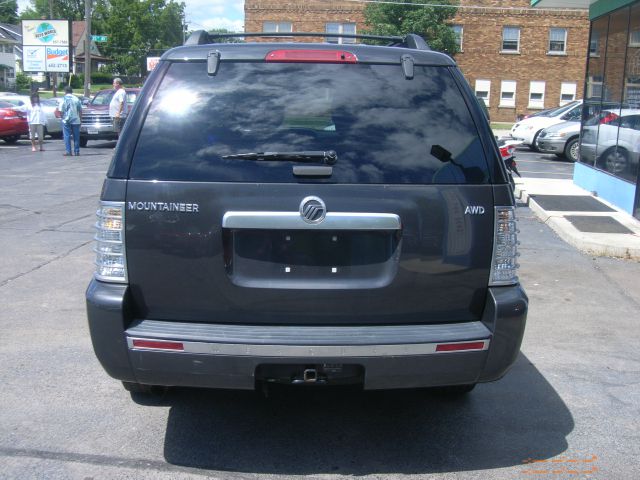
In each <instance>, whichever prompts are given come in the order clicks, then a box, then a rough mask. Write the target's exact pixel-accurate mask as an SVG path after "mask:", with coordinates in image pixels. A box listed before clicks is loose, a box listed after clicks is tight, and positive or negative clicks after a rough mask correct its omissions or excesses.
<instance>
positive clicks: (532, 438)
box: [161, 354, 574, 475]
mask: <svg viewBox="0 0 640 480" xmlns="http://www.w3.org/2000/svg"><path fill="white" fill-rule="evenodd" d="M161 403H162V404H164V405H169V406H170V407H171V408H170V412H169V418H168V424H167V430H166V436H165V446H164V456H165V459H166V460H167V462H169V463H170V464H174V465H180V466H187V467H195V468H201V469H212V470H222V471H235V472H247V473H257V474H289V475H307V474H325V473H341V474H349V475H367V474H373V473H434V472H455V471H468V470H481V469H491V468H501V467H511V466H518V465H522V464H523V461H524V460H525V459H530V458H534V459H546V458H550V457H553V456H556V455H558V454H560V453H562V452H564V451H565V450H566V449H567V442H566V436H567V435H568V434H569V433H570V432H571V431H572V430H573V427H574V423H573V418H572V416H571V412H569V410H568V408H567V406H566V405H565V404H564V402H563V401H562V399H561V398H560V397H559V396H558V394H557V393H556V392H555V390H554V389H553V387H552V386H551V385H550V384H549V383H548V382H547V381H546V380H545V378H544V377H543V376H542V375H541V374H540V372H538V370H537V369H536V368H535V367H534V366H533V365H532V364H531V363H530V362H529V361H528V360H527V358H526V357H525V356H524V355H522V354H521V355H520V357H519V358H518V361H517V362H516V364H515V365H514V367H513V369H512V370H511V372H510V373H509V374H507V376H506V377H505V378H503V379H502V380H500V381H498V382H495V383H491V384H484V385H479V386H478V387H476V389H475V390H474V391H473V392H471V394H469V395H467V396H466V397H464V398H458V399H447V398H444V397H439V396H436V395H434V394H432V393H427V392H425V391H391V392H354V391H348V392H347V391H342V390H313V391H309V390H292V389H290V388H287V389H282V390H279V391H278V392H277V394H276V396H275V397H270V398H267V399H265V398H262V397H261V396H260V395H258V394H254V393H248V392H230V391H214V390H196V389H176V390H172V391H170V393H169V394H168V395H167V396H166V397H164V399H162V400H161Z"/></svg>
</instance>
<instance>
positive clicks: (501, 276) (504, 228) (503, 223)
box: [489, 207, 519, 286]
mask: <svg viewBox="0 0 640 480" xmlns="http://www.w3.org/2000/svg"><path fill="white" fill-rule="evenodd" d="M518 256H519V254H518V228H517V223H516V210H515V207H495V219H494V241H493V257H492V259H491V275H490V277H489V286H498V285H513V284H516V283H518V275H517V274H516V273H517V269H518V267H519V265H518V262H517V259H518Z"/></svg>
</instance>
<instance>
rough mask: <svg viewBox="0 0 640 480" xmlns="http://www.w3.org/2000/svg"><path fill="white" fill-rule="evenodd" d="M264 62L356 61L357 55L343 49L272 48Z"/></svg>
mask: <svg viewBox="0 0 640 480" xmlns="http://www.w3.org/2000/svg"><path fill="white" fill-rule="evenodd" d="M264 60H265V62H284V63H358V57H356V56H355V54H353V53H351V52H347V51H344V50H272V51H271V52H269V53H267V56H266V57H264Z"/></svg>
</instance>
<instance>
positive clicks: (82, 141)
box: [80, 137, 89, 147]
mask: <svg viewBox="0 0 640 480" xmlns="http://www.w3.org/2000/svg"><path fill="white" fill-rule="evenodd" d="M88 142H89V139H88V138H87V137H80V146H81V147H86V146H87V143H88Z"/></svg>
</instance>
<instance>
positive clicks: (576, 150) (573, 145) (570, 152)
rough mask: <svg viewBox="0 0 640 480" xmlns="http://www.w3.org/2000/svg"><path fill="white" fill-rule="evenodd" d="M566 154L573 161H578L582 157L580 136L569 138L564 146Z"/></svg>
mask: <svg viewBox="0 0 640 480" xmlns="http://www.w3.org/2000/svg"><path fill="white" fill-rule="evenodd" d="M564 156H565V157H567V159H568V160H570V161H572V162H577V161H578V158H580V141H579V139H578V138H574V139H572V140H569V141H568V142H567V144H566V145H565V146H564Z"/></svg>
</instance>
